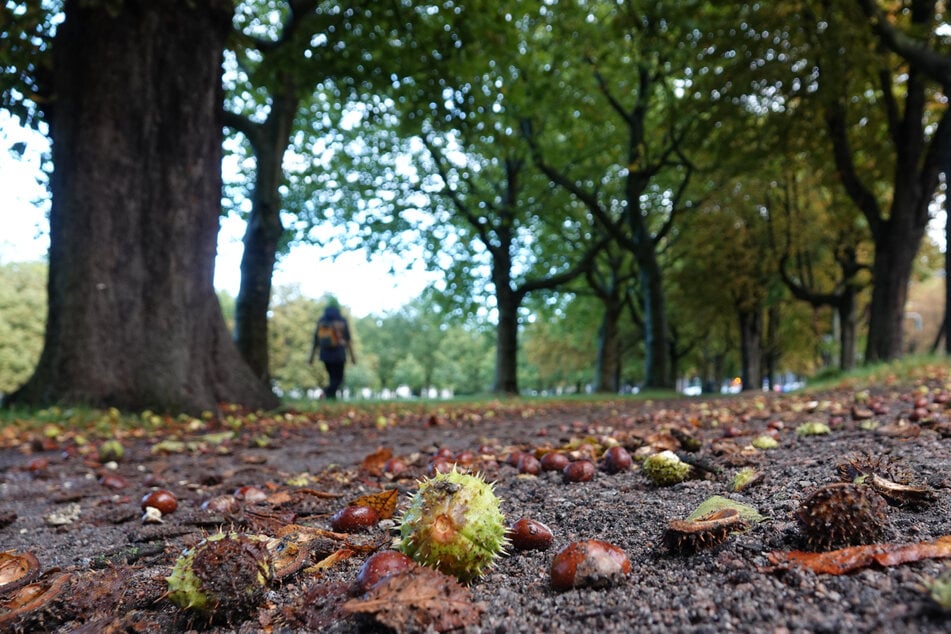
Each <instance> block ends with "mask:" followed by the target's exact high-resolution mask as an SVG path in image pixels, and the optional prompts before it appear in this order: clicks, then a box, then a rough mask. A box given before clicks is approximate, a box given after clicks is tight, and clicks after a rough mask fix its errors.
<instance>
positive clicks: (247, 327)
mask: <svg viewBox="0 0 951 634" xmlns="http://www.w3.org/2000/svg"><path fill="white" fill-rule="evenodd" d="M299 103H300V100H299V99H298V98H297V97H296V96H295V89H294V87H293V86H288V87H286V89H285V90H284V91H283V92H281V93H279V94H277V95H275V96H274V98H273V99H272V103H271V110H270V112H269V113H268V117H267V119H266V120H265V122H264V123H263V124H255V123H253V122H251V121H249V120H247V119H243V118H239V117H236V116H235V115H229V116H228V117H227V118H226V124H228V125H231V126H232V127H233V128H235V129H237V130H239V131H241V132H242V133H244V135H245V136H246V137H247V138H248V139H249V141H250V142H251V145H252V147H253V148H254V155H255V158H256V159H257V169H256V173H255V183H254V191H253V193H252V202H251V214H250V215H249V217H248V225H247V228H246V230H245V233H244V252H243V254H242V256H241V286H240V288H239V289H238V297H237V298H236V300H235V326H234V340H235V343H236V344H237V346H238V350H239V352H240V353H241V356H242V357H244V360H245V361H246V362H247V364H248V365H249V366H251V370H252V371H253V372H254V373H255V375H257V377H258V378H259V379H261V381H262V382H264V383H265V384H268V383H269V382H270V370H269V360H268V357H269V355H268V309H269V307H270V303H271V278H272V277H273V275H274V266H275V264H276V263H277V251H278V248H279V246H280V241H281V236H283V235H284V225H283V223H282V222H281V208H282V196H281V192H280V187H281V184H282V183H283V180H284V170H283V160H284V153H285V151H286V150H287V146H288V144H289V143H290V135H291V128H292V126H293V124H294V117H295V116H296V114H297V108H298V105H299Z"/></svg>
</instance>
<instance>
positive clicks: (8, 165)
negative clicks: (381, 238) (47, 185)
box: [0, 111, 436, 317]
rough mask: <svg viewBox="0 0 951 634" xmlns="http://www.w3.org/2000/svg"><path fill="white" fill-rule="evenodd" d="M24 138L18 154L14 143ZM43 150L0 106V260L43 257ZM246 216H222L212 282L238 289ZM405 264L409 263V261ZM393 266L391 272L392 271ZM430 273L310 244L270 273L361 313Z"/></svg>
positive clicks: (391, 300)
mask: <svg viewBox="0 0 951 634" xmlns="http://www.w3.org/2000/svg"><path fill="white" fill-rule="evenodd" d="M17 143H25V144H26V150H25V152H23V153H22V155H19V153H18V152H14V151H13V150H12V149H11V148H13V146H14V144H17ZM47 149H48V145H47V142H46V140H45V138H44V137H43V136H42V135H40V134H39V133H36V132H32V131H28V130H24V129H22V128H21V127H20V126H19V124H18V123H17V121H16V120H15V119H12V118H11V117H10V116H9V115H8V114H7V113H5V112H2V111H0V263H2V264H6V263H10V262H26V261H34V260H43V259H45V257H46V253H47V250H48V248H49V223H48V221H47V219H46V210H47V207H46V204H45V203H44V204H43V205H41V206H38V205H36V204H34V201H35V200H45V199H46V196H47V194H46V191H45V189H44V186H43V185H42V184H41V183H39V182H37V178H38V176H39V175H40V174H41V169H40V162H41V156H42V154H43V152H44V151H46V150H47ZM243 234H244V223H243V222H242V221H240V220H237V219H228V218H224V219H222V226H221V231H220V232H219V235H218V258H217V260H216V262H215V288H217V289H219V290H223V291H227V292H228V293H230V294H231V295H232V296H234V295H237V293H238V285H239V284H240V281H241V274H240V264H241V253H242V250H243V245H242V242H241V238H242V236H243ZM407 267H408V268H407ZM391 270H394V271H397V272H396V273H391ZM435 277H436V275H435V274H433V273H429V272H427V271H426V270H425V269H424V267H423V266H422V264H420V263H418V262H415V263H414V262H413V261H412V260H409V259H407V258H404V257H402V256H401V255H399V254H388V255H386V254H384V255H381V256H379V257H375V258H373V259H368V258H367V257H366V255H365V254H364V253H363V252H349V253H345V254H343V255H341V256H339V257H337V258H336V260H332V259H331V258H330V257H329V255H327V252H325V251H322V250H321V249H319V248H317V247H313V246H298V247H294V248H292V250H291V252H290V253H289V254H288V255H287V256H285V257H284V258H282V259H281V261H280V262H279V263H278V265H277V269H276V270H275V272H274V278H273V282H274V285H275V286H297V287H298V288H299V289H300V291H301V293H302V294H303V295H305V296H307V297H312V298H314V299H317V298H319V297H321V296H323V295H325V294H327V293H329V294H332V295H334V296H335V297H336V298H337V300H338V301H339V302H340V303H341V305H343V306H345V307H348V308H349V309H350V311H351V314H353V315H355V316H357V317H364V316H366V315H369V314H379V313H383V312H389V311H393V310H396V309H398V308H400V307H401V306H403V305H405V304H406V303H407V302H409V301H411V300H412V299H414V298H415V297H417V296H419V294H420V293H422V291H423V289H425V287H426V286H427V284H429V283H430V282H431V281H433V280H434V279H435Z"/></svg>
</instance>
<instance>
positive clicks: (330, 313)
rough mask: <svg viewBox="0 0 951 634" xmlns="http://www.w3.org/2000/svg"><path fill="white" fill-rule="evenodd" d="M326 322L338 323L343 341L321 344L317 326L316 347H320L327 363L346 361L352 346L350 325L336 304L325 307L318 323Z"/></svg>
mask: <svg viewBox="0 0 951 634" xmlns="http://www.w3.org/2000/svg"><path fill="white" fill-rule="evenodd" d="M325 322H331V323H336V324H337V328H338V329H339V331H340V332H341V333H342V335H343V341H342V342H341V345H339V346H333V347H328V346H320V345H319V343H318V341H317V329H316V328H315V329H314V348H319V349H320V360H321V361H324V362H327V363H346V361H347V349H348V348H349V346H350V325H349V324H348V323H347V320H346V319H344V317H343V315H341V314H340V309H339V308H338V307H336V306H328V307H327V308H325V309H324V314H323V315H321V316H320V319H318V320H317V324H318V325H320V324H321V323H325Z"/></svg>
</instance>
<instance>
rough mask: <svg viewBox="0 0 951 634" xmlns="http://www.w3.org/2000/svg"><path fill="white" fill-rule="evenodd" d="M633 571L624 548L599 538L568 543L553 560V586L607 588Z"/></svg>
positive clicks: (557, 588)
mask: <svg viewBox="0 0 951 634" xmlns="http://www.w3.org/2000/svg"><path fill="white" fill-rule="evenodd" d="M630 572H631V561H630V560H629V559H628V558H627V555H626V554H625V553H624V551H623V550H621V549H620V548H618V547H617V546H615V545H614V544H609V543H608V542H604V541H601V540H599V539H588V540H584V541H579V542H574V543H571V544H568V545H567V546H565V547H564V548H563V549H561V551H560V552H559V553H558V554H557V555H555V558H554V559H553V560H552V562H551V587H552V588H554V589H555V590H568V589H570V588H582V587H587V588H607V587H610V586H613V585H616V584H617V583H619V582H620V581H621V580H623V579H624V576H625V575H627V574H628V573H630Z"/></svg>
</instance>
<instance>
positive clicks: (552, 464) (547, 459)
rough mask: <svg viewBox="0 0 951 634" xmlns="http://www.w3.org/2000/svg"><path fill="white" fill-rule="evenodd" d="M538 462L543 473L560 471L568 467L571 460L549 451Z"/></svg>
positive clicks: (563, 455)
mask: <svg viewBox="0 0 951 634" xmlns="http://www.w3.org/2000/svg"><path fill="white" fill-rule="evenodd" d="M540 462H541V465H542V470H543V471H561V470H563V469H564V468H565V467H567V466H568V463H569V462H571V460H570V459H569V458H568V456H566V455H565V454H563V453H561V452H559V451H549V452H547V453H545V454H544V455H542V459H541V461H540Z"/></svg>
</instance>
